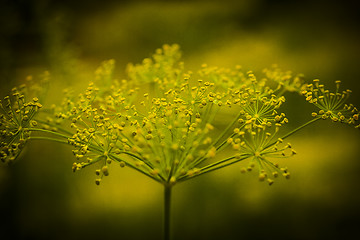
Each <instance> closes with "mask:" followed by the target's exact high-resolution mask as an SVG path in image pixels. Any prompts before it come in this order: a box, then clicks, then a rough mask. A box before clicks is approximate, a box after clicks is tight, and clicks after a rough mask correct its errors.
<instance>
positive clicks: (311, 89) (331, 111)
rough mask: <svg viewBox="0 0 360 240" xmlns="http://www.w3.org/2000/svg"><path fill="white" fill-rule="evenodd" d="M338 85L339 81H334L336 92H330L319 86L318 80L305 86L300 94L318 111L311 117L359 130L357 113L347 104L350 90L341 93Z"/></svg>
mask: <svg viewBox="0 0 360 240" xmlns="http://www.w3.org/2000/svg"><path fill="white" fill-rule="evenodd" d="M340 83H341V82H340V81H336V82H335V84H336V90H335V92H331V91H330V90H328V89H325V86H324V85H323V84H320V81H319V79H315V80H313V83H311V84H308V85H307V86H306V89H305V90H303V91H302V94H303V95H304V96H305V98H306V101H308V102H309V103H311V104H313V105H315V106H316V107H317V108H318V109H319V111H318V113H316V112H314V113H312V116H313V117H321V118H322V119H328V118H330V119H331V120H332V121H334V122H341V123H347V124H351V125H355V127H356V128H359V127H360V125H359V124H358V119H359V111H358V109H357V108H356V107H355V106H354V105H352V104H347V100H348V98H349V96H350V94H351V90H348V89H347V90H343V91H341V90H340Z"/></svg>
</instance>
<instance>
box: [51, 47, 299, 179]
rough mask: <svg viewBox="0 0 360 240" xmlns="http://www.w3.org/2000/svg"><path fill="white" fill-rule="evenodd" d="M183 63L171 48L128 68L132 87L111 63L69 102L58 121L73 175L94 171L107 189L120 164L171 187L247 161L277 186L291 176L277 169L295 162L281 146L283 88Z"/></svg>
mask: <svg viewBox="0 0 360 240" xmlns="http://www.w3.org/2000/svg"><path fill="white" fill-rule="evenodd" d="M179 57H180V53H179V48H178V46H177V45H173V46H169V45H165V46H164V47H163V48H162V49H158V50H157V51H156V53H155V54H154V55H153V59H152V60H150V59H146V60H144V61H143V63H142V64H138V65H129V66H130V67H128V75H129V79H130V80H121V81H118V80H114V79H112V78H111V76H112V71H113V64H114V61H113V60H110V61H106V62H104V63H103V64H102V65H101V66H100V67H99V68H98V70H97V71H96V79H95V82H93V83H90V84H89V86H88V88H87V89H86V90H85V92H84V93H81V94H79V95H78V96H67V97H66V98H65V99H64V101H63V104H62V105H61V106H60V107H59V108H58V109H57V111H56V112H55V114H54V116H55V117H57V118H62V119H65V120H67V122H68V123H69V125H70V129H72V130H71V131H72V132H73V134H72V135H71V136H70V137H69V138H68V139H67V141H68V143H69V144H71V145H73V146H74V150H73V153H74V155H75V157H76V159H77V161H76V162H75V163H74V164H73V168H72V169H73V171H77V170H80V169H82V168H85V167H87V166H90V165H95V166H96V169H95V174H96V176H97V177H96V180H95V183H96V184H100V182H101V179H102V178H103V177H105V176H108V175H109V173H110V172H111V169H110V164H111V163H113V162H117V163H118V164H120V166H121V167H124V166H128V167H131V168H133V169H135V170H137V171H139V172H141V173H143V174H145V175H147V176H148V177H150V178H152V179H154V180H156V181H158V182H161V183H164V184H170V185H173V184H175V183H177V182H181V181H185V180H187V179H190V178H192V177H195V176H199V175H202V174H204V173H207V172H210V171H214V170H217V169H220V168H222V167H225V166H228V165H231V164H234V163H236V162H239V161H243V160H249V161H250V163H249V166H253V165H256V166H257V167H258V168H259V175H260V176H264V177H259V178H260V180H264V179H267V181H268V183H269V184H270V185H271V184H272V183H273V177H274V176H277V175H278V174H276V173H278V172H282V174H285V173H287V172H286V171H284V170H281V169H280V168H279V167H278V166H277V165H276V164H273V163H271V162H270V161H271V159H272V158H276V157H288V156H290V155H291V154H290V155H289V154H287V153H286V154H285V152H286V151H285V149H287V148H289V147H288V146H290V145H286V146H287V147H280V143H279V142H278V140H276V139H274V135H275V134H276V133H277V132H278V130H279V128H280V127H281V126H282V125H283V124H286V123H287V122H288V119H287V118H286V117H285V114H284V113H281V112H279V108H280V107H281V106H282V104H283V103H284V102H285V97H284V96H282V95H281V94H280V92H281V90H282V86H281V85H279V86H277V87H276V88H275V89H273V88H272V87H271V85H270V84H268V80H267V79H265V78H261V80H257V78H256V76H255V74H254V73H253V72H251V71H248V72H243V71H242V69H241V67H239V66H237V67H235V69H232V70H231V69H216V68H209V67H207V66H206V65H203V66H202V67H201V69H200V71H199V72H198V74H197V75H196V74H193V73H192V72H190V71H185V70H184V68H183V64H182V63H181V62H179ZM104 78H105V79H107V80H106V81H105V82H106V83H111V84H110V85H107V86H106V85H104V83H103V81H99V79H104ZM109 79H111V80H109ZM104 88H106V90H104ZM102 89H103V90H102ZM227 118H228V119H231V121H230V122H227ZM224 124H225V127H224ZM290 152H291V151H290ZM294 152H295V151H293V152H292V153H294ZM269 170H271V171H270V172H269V174H268V173H267V172H268V171H269ZM275 172H276V173H275ZM265 175H266V176H265ZM270 175H271V176H273V177H272V178H270V177H269V176H270ZM285 175H286V176H288V174H285Z"/></svg>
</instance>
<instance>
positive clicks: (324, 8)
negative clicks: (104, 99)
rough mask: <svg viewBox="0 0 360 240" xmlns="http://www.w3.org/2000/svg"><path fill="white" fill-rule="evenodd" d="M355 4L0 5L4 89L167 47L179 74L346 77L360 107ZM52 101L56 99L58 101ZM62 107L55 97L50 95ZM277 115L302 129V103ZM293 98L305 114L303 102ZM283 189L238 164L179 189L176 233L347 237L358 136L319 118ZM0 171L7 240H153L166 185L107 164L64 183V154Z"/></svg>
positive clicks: (359, 200) (37, 148)
mask: <svg viewBox="0 0 360 240" xmlns="http://www.w3.org/2000/svg"><path fill="white" fill-rule="evenodd" d="M359 10H360V9H359V7H358V5H357V4H356V1H346V0H344V1H334V2H333V1H306V0H304V1H285V0H283V1H266V0H243V1H229V0H221V1H205V0H204V1H200V0H199V1H180V0H178V1H145V0H144V1H140V0H135V1H130V0H129V1H94V0H87V1H81V0H79V1H71V0H63V1H50V0H7V1H6V0H2V1H0V81H1V82H0V83H1V90H0V93H1V94H2V96H4V95H5V94H6V93H7V92H8V91H9V90H10V89H11V87H12V86H14V85H17V84H18V83H21V82H23V81H24V79H25V78H26V76H27V75H29V74H31V75H34V77H36V76H38V75H39V74H41V73H42V72H43V71H44V70H49V71H50V72H51V73H52V82H51V87H52V89H53V90H52V91H53V92H54V93H56V92H59V88H62V87H65V86H68V85H71V84H72V85H77V86H80V87H81V86H86V84H87V82H88V81H89V80H92V79H93V73H94V70H95V69H96V67H97V66H98V65H99V64H100V63H101V62H102V61H103V60H106V59H110V58H113V59H115V60H116V62H117V68H116V76H117V77H118V78H122V77H125V75H124V74H125V71H124V70H125V67H126V64H127V63H128V62H134V63H137V62H140V61H141V60H142V59H143V58H145V57H149V56H151V54H152V52H153V51H154V50H155V49H156V48H158V47H161V46H162V45H163V44H165V43H169V44H172V43H178V44H179V45H180V46H181V48H182V51H183V53H184V54H183V56H184V57H183V59H184V61H185V64H186V66H187V68H189V69H193V70H196V69H197V68H198V67H199V66H200V65H201V64H202V63H208V65H212V66H213V65H216V66H221V67H232V66H235V65H237V64H240V65H242V66H243V67H244V68H245V69H251V70H254V71H255V72H259V71H261V69H263V68H265V67H269V66H271V65H272V64H274V63H276V64H278V65H279V66H280V67H281V68H283V69H285V70H293V71H294V72H297V73H299V72H300V73H304V74H305V76H306V79H307V80H309V81H311V80H312V79H314V78H320V79H321V81H323V82H324V83H326V84H333V82H334V81H335V80H342V82H343V86H344V88H350V89H352V90H353V96H352V98H351V101H352V102H353V103H354V104H355V105H357V106H360V101H359V99H360V98H359V95H360V84H359V83H358V81H359V79H360V71H359V67H360V44H359V43H360V29H359V22H360V21H359V20H360V19H359V18H360V11H359ZM55 95H56V94H55ZM55 97H56V96H55ZM287 98H288V101H289V102H291V101H293V102H296V104H294V105H289V106H287V108H286V109H285V110H286V112H287V113H288V116H289V119H290V121H291V122H294V123H293V124H294V125H297V124H296V122H297V123H301V122H305V121H306V120H308V119H310V116H309V115H308V113H307V111H308V110H309V109H311V107H310V106H308V105H306V103H305V104H302V101H301V100H302V99H301V98H300V97H299V96H287ZM298 102H300V104H298ZM289 141H291V143H292V145H293V146H294V148H295V149H296V150H297V152H298V155H296V156H295V157H293V158H290V159H288V160H286V161H285V162H284V163H283V164H285V165H287V166H288V167H289V169H290V171H291V173H292V178H291V180H289V181H286V180H282V179H281V180H279V181H277V182H276V183H275V184H274V185H273V186H271V187H269V186H267V185H266V184H264V183H259V181H258V180H257V176H256V174H245V175H243V174H240V168H241V167H242V166H243V165H242V164H241V163H240V164H238V165H235V166H232V167H230V168H227V169H223V170H221V171H218V172H215V173H211V174H208V175H205V176H202V177H199V178H196V179H194V180H192V181H189V182H185V183H183V184H180V185H178V186H176V187H175V188H174V192H173V194H174V195H173V214H172V219H173V236H174V240H181V239H226V240H232V239H266V238H269V239H299V240H300V239H350V237H351V236H354V235H355V236H356V235H358V230H357V228H358V225H359V223H360V222H359V214H360V206H359V204H360V194H359V191H360V184H359V181H360V174H359V173H360V162H359V160H360V159H359V153H360V150H359V143H360V135H359V132H358V131H357V130H355V129H353V128H351V127H348V126H343V125H341V124H333V123H330V122H329V123H327V122H322V123H321V124H316V125H313V126H310V127H309V128H307V129H306V130H304V131H303V132H301V133H299V134H297V135H295V136H293V137H291V139H289ZM30 145H31V146H29V147H28V148H27V152H26V153H25V154H24V156H23V157H22V159H21V161H19V162H18V163H17V164H15V165H13V166H11V167H5V166H1V167H0V212H1V224H0V238H1V239H4V240H5V239H10V238H11V239H30V238H32V239H89V240H90V239H160V237H161V230H162V226H161V224H162V194H163V193H162V186H160V185H159V184H157V183H155V182H152V181H151V180H150V179H148V178H146V177H144V176H142V175H140V174H138V173H136V172H134V171H131V170H130V169H127V168H124V169H120V167H119V168H117V167H113V168H112V169H111V170H112V171H111V175H110V176H109V177H107V178H106V179H104V181H103V182H102V184H101V186H96V185H95V184H94V179H95V176H94V174H93V172H91V171H87V170H86V169H85V170H84V171H80V172H77V173H76V174H74V173H72V171H71V165H72V163H73V161H74V159H73V156H72V155H71V154H70V148H67V147H64V146H59V145H56V144H46V143H43V142H41V143H40V142H36V143H35V142H34V143H31V144H30Z"/></svg>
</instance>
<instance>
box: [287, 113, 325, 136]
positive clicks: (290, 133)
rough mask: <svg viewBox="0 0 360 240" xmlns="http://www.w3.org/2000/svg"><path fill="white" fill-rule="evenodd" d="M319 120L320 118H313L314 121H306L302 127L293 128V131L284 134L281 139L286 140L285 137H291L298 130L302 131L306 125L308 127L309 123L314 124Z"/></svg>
mask: <svg viewBox="0 0 360 240" xmlns="http://www.w3.org/2000/svg"><path fill="white" fill-rule="evenodd" d="M320 119H321V117H317V118H314V119H313V120H311V121H308V122H307V123H304V124H303V125H301V126H299V127H297V128H295V129H294V130H292V131H291V132H289V133H287V134H285V135H284V136H283V137H282V139H285V138H287V137H290V136H291V135H293V134H294V133H296V132H297V131H299V130H300V129H302V128H304V127H306V126H307V125H309V124H311V123H314V122H316V121H317V120H320Z"/></svg>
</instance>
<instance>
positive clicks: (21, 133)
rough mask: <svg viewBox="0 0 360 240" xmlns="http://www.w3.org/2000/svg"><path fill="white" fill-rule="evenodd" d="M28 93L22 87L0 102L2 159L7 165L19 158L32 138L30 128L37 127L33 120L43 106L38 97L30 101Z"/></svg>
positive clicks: (0, 155) (23, 86) (0, 146)
mask: <svg viewBox="0 0 360 240" xmlns="http://www.w3.org/2000/svg"><path fill="white" fill-rule="evenodd" d="M28 91H29V89H28V88H27V87H26V85H21V86H20V87H19V88H13V89H12V94H11V95H9V96H6V97H5V98H4V99H3V101H0V159H1V161H2V162H4V163H7V164H10V163H11V162H13V161H14V160H15V159H16V158H17V157H18V156H19V154H20V153H21V151H22V149H23V148H24V146H25V143H26V142H27V140H28V139H29V137H30V130H29V128H31V127H33V126H36V125H37V122H36V121H35V120H33V118H34V116H35V115H36V113H37V112H38V110H39V109H40V108H41V107H42V104H41V103H40V102H39V99H38V98H37V97H33V98H32V99H28V94H27V93H28Z"/></svg>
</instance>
